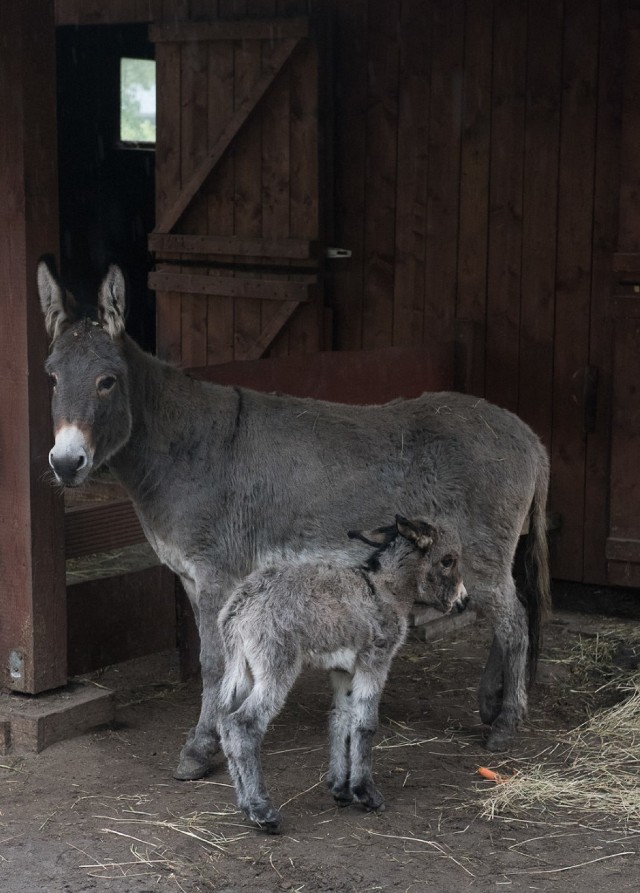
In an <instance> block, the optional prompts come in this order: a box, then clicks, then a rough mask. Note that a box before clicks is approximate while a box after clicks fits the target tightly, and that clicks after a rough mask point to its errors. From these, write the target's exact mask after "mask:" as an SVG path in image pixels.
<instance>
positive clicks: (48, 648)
mask: <svg viewBox="0 0 640 893" xmlns="http://www.w3.org/2000/svg"><path fill="white" fill-rule="evenodd" d="M0 33H2V34H3V35H5V38H4V40H3V49H2V70H3V77H1V78H0V102H1V103H2V109H3V112H2V129H1V131H0V190H1V193H2V196H3V201H2V206H1V208H0V260H1V261H2V270H3V299H2V300H3V310H4V313H3V323H2V326H0V350H1V351H2V356H3V358H4V370H3V375H2V376H1V377H0V403H1V405H2V413H3V419H2V424H0V454H1V456H2V461H1V462H0V567H2V621H1V623H0V667H1V670H0V685H2V686H3V687H6V688H11V689H14V690H17V691H23V692H29V693H32V694H35V693H37V692H40V691H45V690H47V689H50V688H55V687H57V686H59V685H63V684H64V683H65V682H66V680H67V657H66V654H67V628H66V595H65V583H64V539H63V530H62V519H63V514H62V502H61V499H60V495H59V494H57V493H56V492H55V490H54V488H53V487H52V486H51V484H50V482H49V480H48V476H47V475H46V474H45V472H46V470H47V469H48V463H47V453H48V451H49V448H50V446H51V441H52V435H51V415H50V408H49V393H48V390H49V389H48V387H47V384H46V377H45V375H44V373H43V371H42V364H43V362H44V359H45V356H46V353H47V338H46V335H45V332H44V326H43V322H42V314H41V312H40V306H39V302H38V296H37V290H36V281H35V271H36V264H37V260H38V257H39V256H40V255H41V254H43V253H45V252H51V251H55V249H56V246H57V244H58V220H57V216H58V204H57V167H56V164H57V151H56V120H55V103H56V100H55V29H54V19H53V5H52V4H51V3H49V2H45V0H34V2H33V3H31V4H29V6H28V7H27V6H26V5H24V4H13V3H7V4H1V5H0ZM7 35H8V36H10V39H7V37H6V36H7ZM12 651H15V652H18V653H20V654H21V655H22V658H23V662H24V665H23V669H22V673H21V675H20V676H15V677H12V676H10V674H9V655H10V653H11V652H12Z"/></svg>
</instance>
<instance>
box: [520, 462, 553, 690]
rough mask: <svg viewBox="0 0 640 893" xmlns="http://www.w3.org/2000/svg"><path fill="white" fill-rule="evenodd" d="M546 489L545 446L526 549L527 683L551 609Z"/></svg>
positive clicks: (547, 463)
mask: <svg viewBox="0 0 640 893" xmlns="http://www.w3.org/2000/svg"><path fill="white" fill-rule="evenodd" d="M548 490H549V460H548V458H547V455H546V453H545V452H544V448H541V450H540V461H539V462H538V471H537V475H536V484H535V490H534V494H533V500H532V502H531V508H530V511H529V533H528V535H527V543H526V551H525V575H526V581H525V583H526V585H525V604H526V609H527V615H528V620H529V658H528V682H529V685H532V684H533V681H534V679H535V675H536V668H537V665H538V657H539V655H540V646H541V644H542V627H543V624H544V622H545V620H546V619H547V617H548V616H549V614H550V613H551V583H550V577H549V546H548V543H547V512H546V509H547V493H548Z"/></svg>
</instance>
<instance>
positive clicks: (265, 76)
mask: <svg viewBox="0 0 640 893" xmlns="http://www.w3.org/2000/svg"><path fill="white" fill-rule="evenodd" d="M299 43H300V38H295V39H291V40H283V41H282V45H281V46H280V47H278V49H277V50H276V52H275V53H274V54H273V55H272V56H271V60H270V65H269V67H268V68H266V69H265V70H264V71H263V72H262V74H261V75H260V77H259V78H258V80H257V81H256V84H255V86H254V87H253V89H252V90H251V91H250V92H249V93H248V95H247V96H245V98H244V99H243V100H242V102H240V104H239V105H238V107H237V109H236V110H235V112H234V113H233V115H232V116H231V118H230V119H229V122H228V123H227V125H226V126H225V127H224V128H223V129H222V132H221V133H220V136H219V137H218V139H217V140H216V142H215V143H214V145H213V148H212V149H211V150H210V151H209V152H208V154H207V155H206V157H205V158H204V159H203V161H202V163H201V164H199V165H198V167H197V168H196V169H195V171H194V172H193V174H192V175H191V177H189V179H188V180H187V182H186V183H185V184H184V186H183V187H182V189H181V191H180V194H179V195H178V197H177V198H176V199H175V200H174V201H173V202H172V204H171V205H169V207H168V208H166V210H165V211H164V212H163V214H162V215H161V217H160V219H159V220H158V222H157V224H156V228H155V230H154V233H168V232H169V231H170V230H171V228H172V227H173V226H175V224H176V223H177V222H178V220H179V219H180V216H181V215H182V214H183V212H184V211H185V209H186V207H187V206H188V204H189V202H190V201H191V200H192V199H193V197H194V196H195V195H196V193H197V192H198V190H199V189H200V187H201V186H202V184H203V183H204V181H205V180H206V179H207V177H208V176H209V174H210V173H211V171H212V170H213V169H214V168H215V166H216V165H217V164H218V162H219V161H220V159H221V158H222V156H223V155H224V153H225V152H226V151H227V149H228V148H229V146H230V145H231V142H232V140H233V139H234V138H235V137H236V135H237V134H238V133H239V131H240V130H241V128H242V127H243V125H244V124H246V122H247V121H248V120H249V118H250V117H251V115H252V113H253V112H254V111H255V109H256V108H257V106H258V105H259V103H260V101H261V100H262V97H263V96H264V95H265V93H266V92H267V90H268V89H269V87H270V86H271V85H272V84H273V82H274V81H275V80H276V78H277V77H278V75H279V74H280V72H281V71H282V69H283V68H284V66H285V65H286V63H287V61H288V60H289V59H290V58H291V54H292V53H293V51H294V50H295V48H296V47H297V46H298V44H299Z"/></svg>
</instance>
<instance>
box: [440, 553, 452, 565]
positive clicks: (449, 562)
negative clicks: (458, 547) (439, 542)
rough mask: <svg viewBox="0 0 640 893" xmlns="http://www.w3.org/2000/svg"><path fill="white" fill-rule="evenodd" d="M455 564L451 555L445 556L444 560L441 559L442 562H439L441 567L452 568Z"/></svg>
mask: <svg viewBox="0 0 640 893" xmlns="http://www.w3.org/2000/svg"><path fill="white" fill-rule="evenodd" d="M455 563H456V560H455V558H454V557H453V555H445V556H444V558H443V559H442V561H441V562H440V564H441V565H442V567H453V565H454V564H455Z"/></svg>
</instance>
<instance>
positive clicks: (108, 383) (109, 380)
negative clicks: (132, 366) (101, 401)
mask: <svg viewBox="0 0 640 893" xmlns="http://www.w3.org/2000/svg"><path fill="white" fill-rule="evenodd" d="M115 383H116V380H115V377H114V376H113V375H105V376H103V377H102V378H99V379H98V381H97V383H96V384H97V388H98V393H99V394H108V393H109V391H111V390H113V386H114V385H115Z"/></svg>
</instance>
